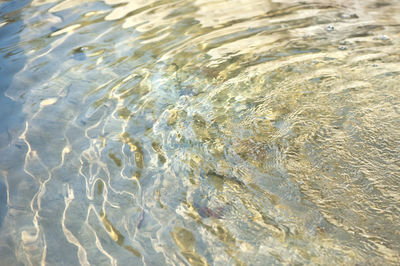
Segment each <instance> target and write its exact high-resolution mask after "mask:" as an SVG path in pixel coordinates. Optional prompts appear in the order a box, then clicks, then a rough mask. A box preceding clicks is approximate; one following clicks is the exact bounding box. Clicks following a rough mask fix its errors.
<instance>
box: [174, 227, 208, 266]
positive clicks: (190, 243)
mask: <svg viewBox="0 0 400 266" xmlns="http://www.w3.org/2000/svg"><path fill="white" fill-rule="evenodd" d="M171 235H172V238H173V239H174V241H175V243H176V244H177V245H178V247H179V249H180V251H181V253H182V255H183V256H184V257H185V258H186V259H187V260H188V262H189V263H190V265H208V263H207V261H206V259H205V258H204V257H202V256H200V255H199V254H197V252H196V247H195V245H196V239H195V238H194V235H193V233H192V232H190V231H189V230H187V229H185V228H182V227H178V226H175V227H174V230H173V231H172V232H171Z"/></svg>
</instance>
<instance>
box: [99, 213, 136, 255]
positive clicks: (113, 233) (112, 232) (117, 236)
mask: <svg viewBox="0 0 400 266" xmlns="http://www.w3.org/2000/svg"><path fill="white" fill-rule="evenodd" d="M100 217H101V221H102V222H103V225H104V227H105V229H106V231H107V233H108V235H109V236H110V237H111V238H112V240H114V241H115V243H117V244H118V245H119V246H121V247H123V248H124V249H126V250H127V251H129V252H130V253H132V254H133V255H135V256H136V257H141V256H142V255H141V254H140V252H139V251H137V250H136V249H135V248H133V247H132V246H129V245H125V244H124V242H125V237H124V236H123V235H122V234H121V233H120V232H119V231H118V230H117V229H116V228H115V227H114V225H113V224H112V223H111V222H110V221H109V220H108V218H107V215H106V214H105V213H104V211H103V210H101V211H100Z"/></svg>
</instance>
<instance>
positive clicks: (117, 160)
mask: <svg viewBox="0 0 400 266" xmlns="http://www.w3.org/2000/svg"><path fill="white" fill-rule="evenodd" d="M108 156H109V157H110V158H111V159H112V160H113V161H114V163H115V164H116V165H117V166H118V167H121V166H122V161H121V159H119V158H118V157H117V156H116V155H115V154H114V153H112V152H110V153H108Z"/></svg>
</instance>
